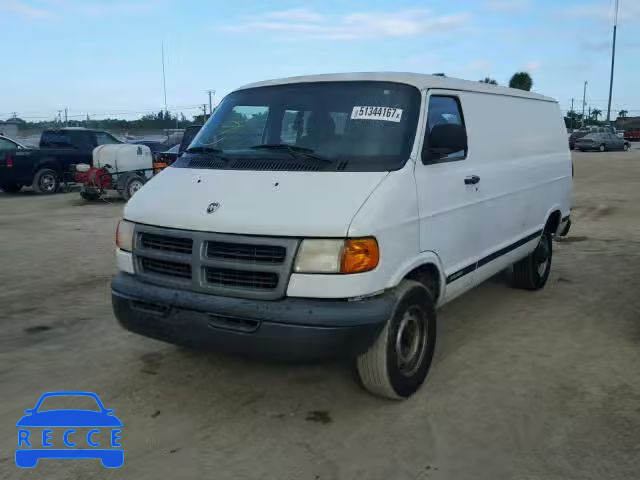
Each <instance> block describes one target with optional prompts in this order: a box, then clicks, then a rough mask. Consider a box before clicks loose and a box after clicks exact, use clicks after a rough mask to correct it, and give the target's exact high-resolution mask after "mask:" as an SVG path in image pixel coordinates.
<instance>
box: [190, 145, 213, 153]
mask: <svg viewBox="0 0 640 480" xmlns="http://www.w3.org/2000/svg"><path fill="white" fill-rule="evenodd" d="M185 152H187V153H216V154H217V153H222V150H220V149H219V148H213V147H207V146H206V145H198V146H196V147H191V148H187V149H186V150H185Z"/></svg>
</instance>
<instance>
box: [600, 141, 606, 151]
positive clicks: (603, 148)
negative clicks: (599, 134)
mask: <svg viewBox="0 0 640 480" xmlns="http://www.w3.org/2000/svg"><path fill="white" fill-rule="evenodd" d="M606 149H607V147H605V145H604V143H603V144H602V145H600V151H601V152H604V151H605V150H606Z"/></svg>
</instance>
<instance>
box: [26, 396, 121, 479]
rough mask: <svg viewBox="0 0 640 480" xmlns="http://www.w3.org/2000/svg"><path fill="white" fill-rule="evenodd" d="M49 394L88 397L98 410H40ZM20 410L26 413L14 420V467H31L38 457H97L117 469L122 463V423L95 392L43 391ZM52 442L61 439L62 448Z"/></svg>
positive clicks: (107, 465) (35, 463)
mask: <svg viewBox="0 0 640 480" xmlns="http://www.w3.org/2000/svg"><path fill="white" fill-rule="evenodd" d="M51 397H74V398H75V399H78V397H88V400H89V401H91V399H93V400H95V403H96V404H97V407H98V409H97V410H85V409H55V410H45V409H43V408H42V402H43V401H45V400H46V399H48V398H51ZM81 400H87V398H83V399H81ZM91 404H92V405H93V402H92V403H91ZM24 412H25V413H26V415H25V416H24V417H22V418H21V419H20V420H18V423H16V427H18V448H17V449H16V465H17V466H18V467H20V468H33V467H35V466H36V465H37V463H38V460H39V459H41V458H54V459H66V458H75V459H86V458H95V459H98V458H99V459H100V461H101V462H102V465H103V466H105V467H107V468H119V467H121V466H122V464H123V463H124V450H123V449H122V448H121V447H122V445H121V444H120V439H121V432H122V430H121V428H120V427H122V422H121V421H120V420H119V419H118V417H116V416H115V415H114V410H111V409H107V408H105V407H104V405H103V404H102V402H101V401H100V398H98V395H96V394H95V393H92V392H49V393H45V394H44V395H42V396H41V397H40V400H38V403H36V406H35V407H33V408H31V409H27V410H25V411H24ZM85 430H86V432H85ZM54 441H57V442H60V441H62V443H63V445H64V447H65V448H53V447H54V445H53V442H54ZM85 445H86V447H87V448H84V446H85ZM105 447H110V448H105Z"/></svg>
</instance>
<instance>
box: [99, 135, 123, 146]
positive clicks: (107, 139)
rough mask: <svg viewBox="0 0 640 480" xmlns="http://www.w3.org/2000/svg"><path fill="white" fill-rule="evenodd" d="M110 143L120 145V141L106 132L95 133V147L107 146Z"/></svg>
mask: <svg viewBox="0 0 640 480" xmlns="http://www.w3.org/2000/svg"><path fill="white" fill-rule="evenodd" d="M112 143H120V141H119V140H118V139H117V138H115V137H114V136H112V135H110V134H108V133H107V132H96V145H109V144H112Z"/></svg>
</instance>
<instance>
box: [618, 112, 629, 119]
mask: <svg viewBox="0 0 640 480" xmlns="http://www.w3.org/2000/svg"><path fill="white" fill-rule="evenodd" d="M628 113H629V112H628V111H627V110H620V111H619V112H618V117H620V118H627V114H628Z"/></svg>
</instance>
